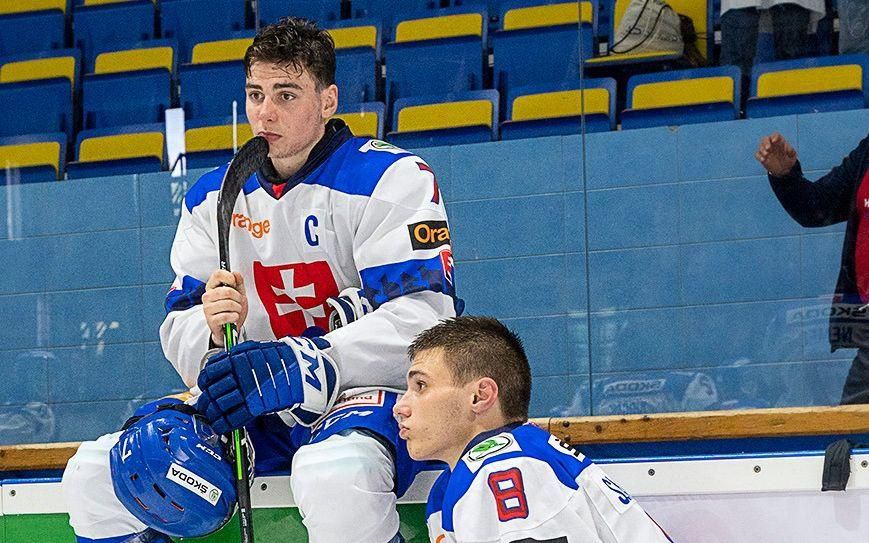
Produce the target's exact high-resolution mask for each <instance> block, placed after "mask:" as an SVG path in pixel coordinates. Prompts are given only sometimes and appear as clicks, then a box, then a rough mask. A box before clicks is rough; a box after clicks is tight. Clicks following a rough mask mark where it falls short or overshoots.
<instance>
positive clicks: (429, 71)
mask: <svg viewBox="0 0 869 543" xmlns="http://www.w3.org/2000/svg"><path fill="white" fill-rule="evenodd" d="M485 21H486V15H485V12H483V11H465V10H459V11H456V10H450V9H446V10H437V11H432V12H430V13H424V14H419V13H417V14H414V15H412V16H410V17H409V18H407V19H405V20H402V21H400V22H398V24H396V25H395V29H394V34H395V41H394V42H392V43H389V44H387V45H386V52H385V56H386V63H387V71H386V104H387V107H388V106H389V105H390V104H392V102H394V101H395V100H396V99H399V98H407V97H411V96H425V95H432V94H438V93H443V94H447V93H454V92H462V91H470V90H480V89H482V88H483V85H484V81H483V51H484V44H485V43H486V34H487V26H486V24H484V23H485Z"/></svg>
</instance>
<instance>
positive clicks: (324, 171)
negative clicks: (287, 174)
mask: <svg viewBox="0 0 869 543" xmlns="http://www.w3.org/2000/svg"><path fill="white" fill-rule="evenodd" d="M407 156H412V153H410V152H408V151H405V150H403V149H399V148H398V147H395V146H394V145H391V144H388V143H386V142H382V141H380V140H372V139H369V138H351V139H349V140H347V141H346V142H345V143H344V144H343V145H341V147H339V148H338V150H337V151H335V152H334V153H333V154H332V156H331V157H329V159H328V160H327V161H326V162H324V163H323V164H322V165H321V166H320V168H318V169H317V170H316V171H314V172H313V173H312V175H309V176H308V177H307V178H306V179H304V180H303V181H302V182H303V183H306V184H309V185H320V186H324V187H326V188H329V189H332V190H336V191H338V192H343V193H345V194H352V195H358V196H371V195H372V194H373V193H374V189H375V188H376V187H377V184H378V182H379V181H380V179H381V178H382V177H383V174H384V173H386V170H388V169H389V168H390V167H391V166H392V165H393V164H395V163H396V162H398V161H399V160H401V159H402V158H404V157H407Z"/></svg>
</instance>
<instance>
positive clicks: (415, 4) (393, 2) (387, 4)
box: [351, 0, 440, 43]
mask: <svg viewBox="0 0 869 543" xmlns="http://www.w3.org/2000/svg"><path fill="white" fill-rule="evenodd" d="M439 6H440V2H439V1H438V0H353V2H351V9H352V14H351V15H352V17H353V18H354V19H372V20H375V21H378V22H379V23H380V27H381V28H382V29H383V43H389V42H390V41H392V39H393V34H392V32H393V30H394V27H395V22H396V20H397V19H398V18H399V17H401V18H406V16H407V14H408V13H422V12H424V11H426V10H434V9H436V8H437V7H439Z"/></svg>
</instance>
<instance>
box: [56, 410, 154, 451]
mask: <svg viewBox="0 0 869 543" xmlns="http://www.w3.org/2000/svg"><path fill="white" fill-rule="evenodd" d="M140 403H141V401H138V400H115V401H96V402H76V403H58V404H53V405H51V406H49V407H50V409H51V416H52V422H53V425H54V432H53V434H52V438H51V441H78V440H83V439H96V438H97V437H99V436H101V435H103V434H107V433H110V432H117V431H118V428H120V427H121V425H122V424H124V422H126V420H127V419H128V418H130V417H131V416H133V412H134V411H135V410H136V408H137V407H138V406H139V404H140Z"/></svg>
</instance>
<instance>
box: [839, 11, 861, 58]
mask: <svg viewBox="0 0 869 543" xmlns="http://www.w3.org/2000/svg"><path fill="white" fill-rule="evenodd" d="M838 10H839V54H842V55H847V54H851V53H866V54H869V2H867V1H866V0H839V8H838Z"/></svg>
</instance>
